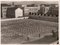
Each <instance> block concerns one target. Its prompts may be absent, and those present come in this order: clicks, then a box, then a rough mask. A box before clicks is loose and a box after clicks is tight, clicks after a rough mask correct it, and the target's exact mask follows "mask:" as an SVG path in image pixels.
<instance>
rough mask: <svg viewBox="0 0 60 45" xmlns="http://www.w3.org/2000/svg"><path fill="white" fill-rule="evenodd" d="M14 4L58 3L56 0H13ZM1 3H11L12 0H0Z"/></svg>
mask: <svg viewBox="0 0 60 45" xmlns="http://www.w3.org/2000/svg"><path fill="white" fill-rule="evenodd" d="M13 2H14V4H33V3H34V4H58V1H13ZM1 3H3V4H12V1H2V2H1Z"/></svg>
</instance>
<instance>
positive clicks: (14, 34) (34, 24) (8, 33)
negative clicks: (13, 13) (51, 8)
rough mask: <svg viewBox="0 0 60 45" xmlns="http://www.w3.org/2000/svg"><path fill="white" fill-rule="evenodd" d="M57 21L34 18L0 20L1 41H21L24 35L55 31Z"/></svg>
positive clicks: (24, 37)
mask: <svg viewBox="0 0 60 45" xmlns="http://www.w3.org/2000/svg"><path fill="white" fill-rule="evenodd" d="M57 28H58V23H56V22H48V21H42V20H34V19H19V20H10V21H1V37H2V39H1V43H21V42H23V41H27V40H26V37H27V36H30V37H33V35H35V34H40V35H44V34H47V33H51V32H52V30H54V31H57Z"/></svg>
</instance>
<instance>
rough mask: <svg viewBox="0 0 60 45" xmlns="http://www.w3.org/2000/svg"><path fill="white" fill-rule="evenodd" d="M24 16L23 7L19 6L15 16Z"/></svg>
mask: <svg viewBox="0 0 60 45" xmlns="http://www.w3.org/2000/svg"><path fill="white" fill-rule="evenodd" d="M22 16H23V10H22V9H21V8H17V9H16V10H15V17H16V18H18V17H22Z"/></svg>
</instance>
